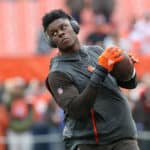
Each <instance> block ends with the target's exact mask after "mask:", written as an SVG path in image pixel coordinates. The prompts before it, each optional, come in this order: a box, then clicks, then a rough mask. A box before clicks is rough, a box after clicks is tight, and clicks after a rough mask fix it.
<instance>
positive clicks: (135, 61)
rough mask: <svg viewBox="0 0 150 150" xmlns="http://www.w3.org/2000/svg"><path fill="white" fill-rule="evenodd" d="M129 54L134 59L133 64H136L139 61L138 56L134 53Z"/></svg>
mask: <svg viewBox="0 0 150 150" xmlns="http://www.w3.org/2000/svg"><path fill="white" fill-rule="evenodd" d="M128 55H129V57H130V58H131V61H132V63H133V64H136V63H138V62H139V60H138V58H136V57H135V56H133V55H132V54H130V53H129V54H128Z"/></svg>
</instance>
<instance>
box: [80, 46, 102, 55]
mask: <svg viewBox="0 0 150 150" xmlns="http://www.w3.org/2000/svg"><path fill="white" fill-rule="evenodd" d="M82 47H83V48H84V49H85V50H86V51H88V52H96V53H98V54H99V53H101V52H102V51H103V48H102V47H101V46H99V45H83V46H82Z"/></svg>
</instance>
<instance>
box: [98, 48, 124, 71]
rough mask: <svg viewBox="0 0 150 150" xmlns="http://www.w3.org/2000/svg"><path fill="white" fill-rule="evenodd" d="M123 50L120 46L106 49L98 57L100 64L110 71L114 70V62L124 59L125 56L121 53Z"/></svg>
mask: <svg viewBox="0 0 150 150" xmlns="http://www.w3.org/2000/svg"><path fill="white" fill-rule="evenodd" d="M122 53H123V50H121V49H119V48H118V47H108V48H106V49H105V51H104V52H103V53H102V54H101V55H100V56H99V57H98V64H99V65H100V66H102V67H104V68H105V69H107V70H108V72H110V71H112V69H113V67H114V64H116V63H117V62H120V61H121V60H123V58H124V57H123V56H122V55H121V54H122Z"/></svg>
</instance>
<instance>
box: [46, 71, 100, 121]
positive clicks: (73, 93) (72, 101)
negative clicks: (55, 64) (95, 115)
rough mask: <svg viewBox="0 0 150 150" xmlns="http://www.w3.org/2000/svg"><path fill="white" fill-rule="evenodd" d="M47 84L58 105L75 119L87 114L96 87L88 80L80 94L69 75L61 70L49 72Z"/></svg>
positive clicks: (92, 102)
mask: <svg viewBox="0 0 150 150" xmlns="http://www.w3.org/2000/svg"><path fill="white" fill-rule="evenodd" d="M47 86H49V90H50V91H51V93H52V95H53V96H54V98H55V100H56V102H57V103H58V104H59V105H60V107H62V108H63V109H64V111H66V112H67V113H68V114H69V115H70V116H72V117H74V118H76V119H79V118H83V117H86V116H88V114H89V112H90V109H91V107H92V106H93V104H94V102H95V99H96V94H97V89H98V88H96V87H94V86H93V85H92V84H91V82H89V83H88V85H87V87H86V88H85V89H84V90H83V92H82V93H81V94H80V93H79V91H78V89H77V88H76V87H75V85H74V84H73V82H72V81H71V80H70V79H69V77H68V76H67V75H66V74H64V73H62V72H52V73H50V74H49V76H48V80H47Z"/></svg>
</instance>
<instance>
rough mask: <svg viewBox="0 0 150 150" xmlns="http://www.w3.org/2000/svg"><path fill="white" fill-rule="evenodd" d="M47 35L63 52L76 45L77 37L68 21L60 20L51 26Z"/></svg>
mask: <svg viewBox="0 0 150 150" xmlns="http://www.w3.org/2000/svg"><path fill="white" fill-rule="evenodd" d="M47 34H48V35H49V36H50V38H51V40H52V41H53V42H54V43H55V44H56V45H57V47H58V48H59V49H61V50H63V51H65V50H67V49H68V48H70V47H72V46H74V45H75V42H76V41H77V35H76V33H75V32H74V30H73V28H72V26H71V24H70V21H69V20H68V19H64V18H60V19H56V20H55V21H53V22H52V23H51V24H49V26H48V28H47Z"/></svg>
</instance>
